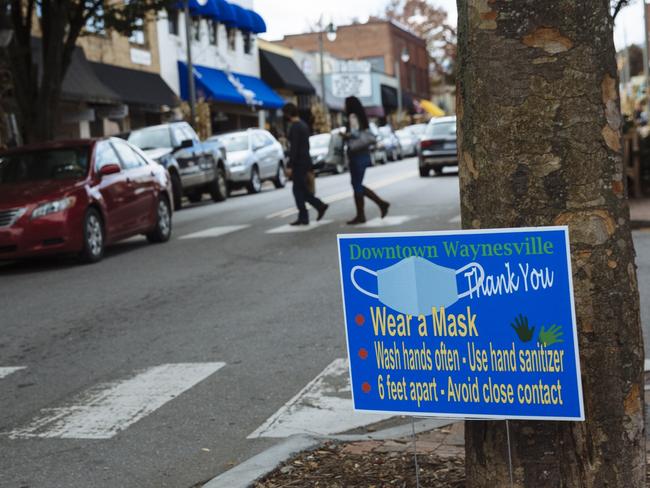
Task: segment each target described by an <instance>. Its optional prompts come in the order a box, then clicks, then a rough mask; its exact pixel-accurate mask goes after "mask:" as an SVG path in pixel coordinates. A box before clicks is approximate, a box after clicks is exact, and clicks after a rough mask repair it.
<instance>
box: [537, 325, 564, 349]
mask: <svg viewBox="0 0 650 488" xmlns="http://www.w3.org/2000/svg"><path fill="white" fill-rule="evenodd" d="M537 342H539V343H540V344H544V346H545V347H547V346H551V345H553V344H555V343H556V342H564V340H562V327H560V326H559V325H555V324H553V325H551V327H549V329H548V330H544V327H542V330H540V331H539V336H537Z"/></svg>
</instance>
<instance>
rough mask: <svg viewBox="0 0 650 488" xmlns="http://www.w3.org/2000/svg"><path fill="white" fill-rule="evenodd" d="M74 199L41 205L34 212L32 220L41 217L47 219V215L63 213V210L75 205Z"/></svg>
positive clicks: (63, 199)
mask: <svg viewBox="0 0 650 488" xmlns="http://www.w3.org/2000/svg"><path fill="white" fill-rule="evenodd" d="M74 202H75V198H74V197H65V198H61V199H60V200H54V201H52V202H47V203H44V204H42V205H39V206H38V207H36V208H35V209H34V211H33V212H32V219H38V218H39V217H45V216H46V215H49V214H52V213H56V212H62V211H63V210H65V209H67V208H70V207H72V206H73V205H74Z"/></svg>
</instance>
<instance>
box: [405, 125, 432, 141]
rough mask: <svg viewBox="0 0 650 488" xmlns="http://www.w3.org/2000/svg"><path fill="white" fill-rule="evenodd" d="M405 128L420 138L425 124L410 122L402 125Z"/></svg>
mask: <svg viewBox="0 0 650 488" xmlns="http://www.w3.org/2000/svg"><path fill="white" fill-rule="evenodd" d="M404 128H405V129H408V130H410V131H411V132H413V134H415V137H417V138H418V140H419V139H420V137H422V136H423V135H424V131H425V130H426V129H427V124H411V125H407V126H406V127H404Z"/></svg>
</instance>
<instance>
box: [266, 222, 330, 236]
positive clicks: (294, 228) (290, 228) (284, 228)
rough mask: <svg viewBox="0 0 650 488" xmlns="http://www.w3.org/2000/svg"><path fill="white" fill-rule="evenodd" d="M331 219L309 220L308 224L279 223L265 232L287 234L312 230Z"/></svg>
mask: <svg viewBox="0 0 650 488" xmlns="http://www.w3.org/2000/svg"><path fill="white" fill-rule="evenodd" d="M331 223H332V221H331V220H321V221H319V222H310V223H309V225H290V224H286V225H281V226H279V227H275V228H273V229H269V230H267V231H266V233H267V234H288V233H292V232H307V231H310V230H314V229H315V228H317V227H322V226H323V225H327V224H331Z"/></svg>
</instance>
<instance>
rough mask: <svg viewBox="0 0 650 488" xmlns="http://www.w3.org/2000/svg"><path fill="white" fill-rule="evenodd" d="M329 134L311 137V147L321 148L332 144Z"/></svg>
mask: <svg viewBox="0 0 650 488" xmlns="http://www.w3.org/2000/svg"><path fill="white" fill-rule="evenodd" d="M330 137H331V136H330V135H329V134H318V135H316V136H311V137H310V138H309V147H311V148H312V149H321V148H324V147H328V146H329V145H330Z"/></svg>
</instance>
